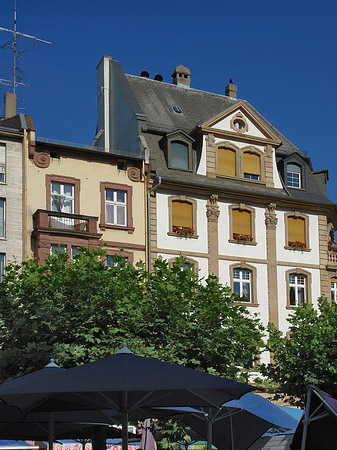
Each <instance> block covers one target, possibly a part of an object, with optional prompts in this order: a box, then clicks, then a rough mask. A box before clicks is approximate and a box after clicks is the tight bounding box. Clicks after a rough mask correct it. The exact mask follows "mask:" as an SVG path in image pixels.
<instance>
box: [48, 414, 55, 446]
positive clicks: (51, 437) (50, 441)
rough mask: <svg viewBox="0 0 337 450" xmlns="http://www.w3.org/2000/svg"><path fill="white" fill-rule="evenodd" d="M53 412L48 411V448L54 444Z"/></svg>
mask: <svg viewBox="0 0 337 450" xmlns="http://www.w3.org/2000/svg"><path fill="white" fill-rule="evenodd" d="M54 415H55V414H54V413H53V412H51V413H49V426H48V450H53V444H54Z"/></svg>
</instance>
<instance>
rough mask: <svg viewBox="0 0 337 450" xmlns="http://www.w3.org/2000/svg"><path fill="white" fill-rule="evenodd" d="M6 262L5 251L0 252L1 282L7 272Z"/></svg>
mask: <svg viewBox="0 0 337 450" xmlns="http://www.w3.org/2000/svg"><path fill="white" fill-rule="evenodd" d="M5 263H6V255H5V253H0V282H1V281H3V276H4V274H5Z"/></svg>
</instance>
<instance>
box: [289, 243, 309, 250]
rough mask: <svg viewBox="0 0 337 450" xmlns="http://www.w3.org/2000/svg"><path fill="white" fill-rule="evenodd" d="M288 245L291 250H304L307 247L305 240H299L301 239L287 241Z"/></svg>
mask: <svg viewBox="0 0 337 450" xmlns="http://www.w3.org/2000/svg"><path fill="white" fill-rule="evenodd" d="M288 245H289V247H291V248H292V249H293V250H305V249H306V248H307V245H306V243H305V242H301V241H289V242H288Z"/></svg>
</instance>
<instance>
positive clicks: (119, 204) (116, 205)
mask: <svg viewBox="0 0 337 450" xmlns="http://www.w3.org/2000/svg"><path fill="white" fill-rule="evenodd" d="M107 191H111V192H113V200H107ZM118 192H122V193H123V195H124V202H118V201H117V193H118ZM104 195H105V223H106V224H108V225H117V226H120V227H126V226H127V221H128V211H127V207H128V205H127V202H128V196H127V192H126V191H123V190H121V189H110V188H106V189H105V193H104ZM108 207H112V208H113V221H112V222H109V221H108V216H109V215H108ZM118 208H123V210H124V221H123V223H118V214H117V209H118Z"/></svg>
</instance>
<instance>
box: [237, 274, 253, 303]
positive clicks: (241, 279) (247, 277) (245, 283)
mask: <svg viewBox="0 0 337 450" xmlns="http://www.w3.org/2000/svg"><path fill="white" fill-rule="evenodd" d="M233 291H234V293H235V294H236V295H237V297H238V298H239V299H240V301H243V302H250V301H251V297H252V295H251V272H250V271H249V270H242V269H234V270H233Z"/></svg>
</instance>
